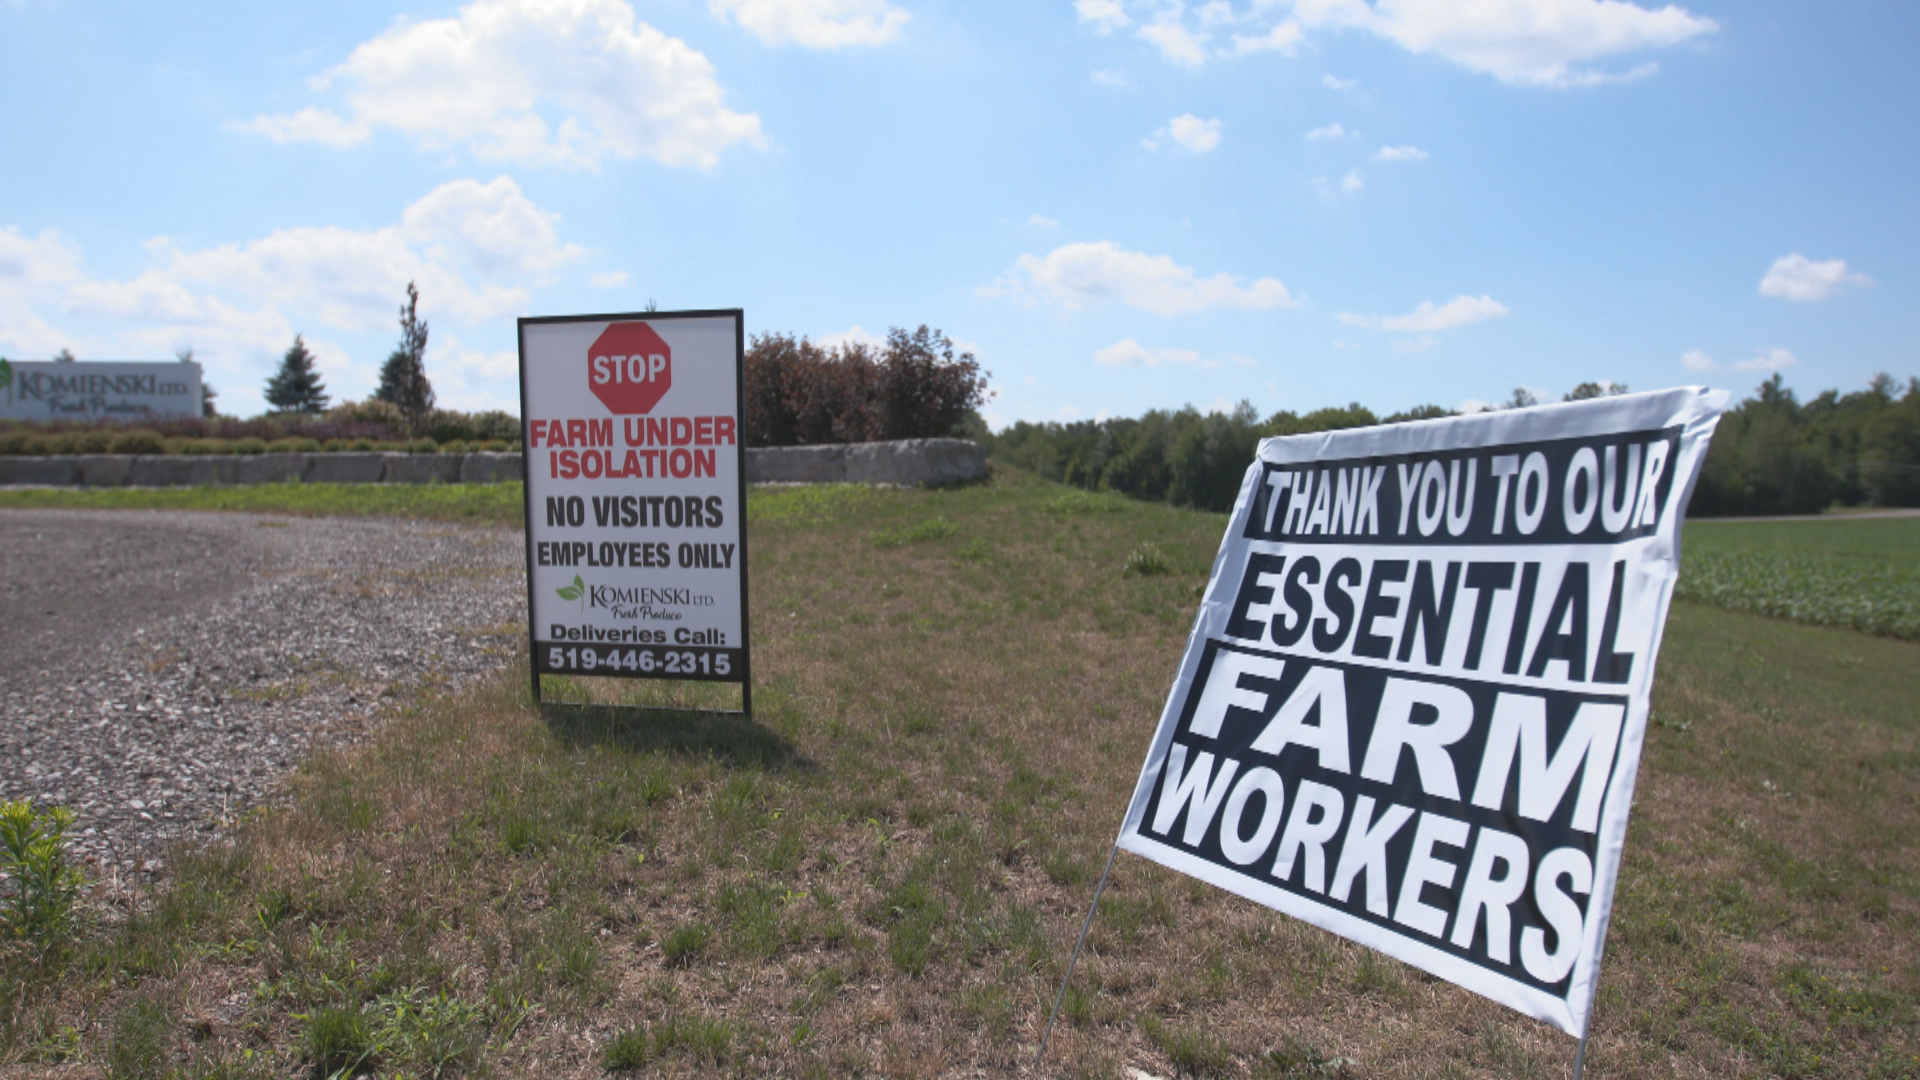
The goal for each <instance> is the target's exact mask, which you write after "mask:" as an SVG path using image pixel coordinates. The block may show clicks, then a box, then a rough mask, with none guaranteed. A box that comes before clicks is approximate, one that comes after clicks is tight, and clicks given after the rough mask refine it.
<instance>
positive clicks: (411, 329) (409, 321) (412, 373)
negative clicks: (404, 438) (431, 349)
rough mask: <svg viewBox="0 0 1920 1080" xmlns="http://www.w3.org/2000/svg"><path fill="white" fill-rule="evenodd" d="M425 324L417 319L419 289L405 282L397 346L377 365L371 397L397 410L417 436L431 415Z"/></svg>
mask: <svg viewBox="0 0 1920 1080" xmlns="http://www.w3.org/2000/svg"><path fill="white" fill-rule="evenodd" d="M426 355H427V324H426V323H425V322H424V321H423V320H422V319H421V318H420V290H419V289H417V288H415V287H414V284H413V282H411V281H409V282H407V306H406V307H403V308H401V309H400V347H399V348H397V349H395V350H393V355H392V356H389V357H387V362H386V363H385V364H382V365H381V366H380V388H379V389H377V390H375V391H374V392H373V396H374V397H375V398H377V399H379V400H380V401H387V402H391V403H393V404H394V405H395V406H397V407H399V409H400V415H402V416H404V417H406V418H407V430H408V431H409V432H410V433H412V434H416V435H417V434H419V432H420V431H421V429H422V428H424V427H425V426H426V422H427V416H428V414H430V413H432V412H433V384H432V383H430V382H428V381H427V366H426Z"/></svg>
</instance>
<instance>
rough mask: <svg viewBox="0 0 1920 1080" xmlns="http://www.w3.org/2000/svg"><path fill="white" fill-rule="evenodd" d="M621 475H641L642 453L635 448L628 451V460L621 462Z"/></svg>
mask: <svg viewBox="0 0 1920 1080" xmlns="http://www.w3.org/2000/svg"><path fill="white" fill-rule="evenodd" d="M620 475H622V476H639V475H640V454H639V452H638V451H635V450H629V451H627V457H626V460H625V461H622V462H621V463H620Z"/></svg>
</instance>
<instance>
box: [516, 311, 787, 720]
mask: <svg viewBox="0 0 1920 1080" xmlns="http://www.w3.org/2000/svg"><path fill="white" fill-rule="evenodd" d="M742 334H743V330H742V320H741V313H740V312H739V311H737V310H733V311H695V312H648V313H645V314H636V315H619V316H608V315H596V316H571V317H564V318H543V319H522V320H520V408H521V417H522V421H521V423H522V426H523V430H524V440H523V441H524V446H525V450H526V478H527V479H526V492H527V610H528V615H529V618H530V620H531V633H530V638H531V645H532V649H533V677H534V682H535V687H534V688H535V692H536V695H537V693H538V690H539V677H540V675H542V674H569V675H575V674H585V675H611V676H617V677H623V678H641V679H647V678H653V679H704V680H719V681H726V682H738V683H741V684H743V685H746V686H749V687H750V680H749V677H748V652H747V566H746V557H747V553H746V527H745V522H746V518H745V510H746V467H745V466H746V452H745V449H744V447H743V446H742V444H741V440H740V411H741V375H742V367H743V362H744V360H743V340H742Z"/></svg>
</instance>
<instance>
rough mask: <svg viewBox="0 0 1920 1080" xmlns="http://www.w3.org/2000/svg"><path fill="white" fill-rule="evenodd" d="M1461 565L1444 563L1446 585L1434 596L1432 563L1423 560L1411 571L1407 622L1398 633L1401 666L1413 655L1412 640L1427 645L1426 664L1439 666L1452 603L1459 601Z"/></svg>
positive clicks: (1451, 621)
mask: <svg viewBox="0 0 1920 1080" xmlns="http://www.w3.org/2000/svg"><path fill="white" fill-rule="evenodd" d="M1459 590H1460V564H1459V563H1456V562H1450V563H1448V564H1447V578H1446V584H1444V585H1442V586H1441V587H1440V591H1439V593H1438V594H1437V595H1436V594H1435V592H1434V588H1433V564H1432V563H1431V562H1428V561H1427V560H1425V559H1422V560H1420V565H1419V566H1418V567H1417V568H1415V570H1414V572H1413V592H1412V594H1411V595H1409V596H1408V597H1407V621H1406V622H1405V623H1404V624H1403V625H1402V627H1401V630H1400V652H1399V654H1398V655H1397V656H1396V657H1395V659H1398V660H1399V661H1400V662H1401V663H1405V662H1406V661H1407V658H1408V657H1410V656H1412V655H1413V639H1414V637H1415V635H1418V636H1419V637H1420V639H1421V640H1422V641H1424V642H1426V646H1427V663H1429V664H1438V663H1440V660H1441V658H1442V657H1443V656H1445V655H1446V651H1447V628H1448V627H1449V626H1450V625H1452V623H1453V602H1454V600H1456V599H1458V598H1459V594H1460V593H1459Z"/></svg>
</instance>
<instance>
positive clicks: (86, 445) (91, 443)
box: [67, 429, 160, 454]
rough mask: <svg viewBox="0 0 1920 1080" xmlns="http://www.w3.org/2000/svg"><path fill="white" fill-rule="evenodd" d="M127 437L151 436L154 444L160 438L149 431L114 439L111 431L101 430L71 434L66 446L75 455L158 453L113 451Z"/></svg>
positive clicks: (152, 451)
mask: <svg viewBox="0 0 1920 1080" xmlns="http://www.w3.org/2000/svg"><path fill="white" fill-rule="evenodd" d="M129 436H135V437H146V436H151V437H152V438H153V439H154V440H155V441H156V443H157V442H158V440H159V438H160V436H159V435H158V434H156V433H154V432H151V431H129V432H127V433H125V434H123V435H120V436H118V437H116V436H115V435H114V433H113V432H111V431H102V430H98V429H96V430H93V431H76V432H73V433H72V434H70V435H68V436H67V445H69V446H71V447H72V448H73V449H72V451H71V453H75V454H108V453H112V454H155V453H159V451H157V450H115V449H114V448H113V447H114V445H115V444H117V443H119V442H120V441H121V439H125V438H127V437H129Z"/></svg>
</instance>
